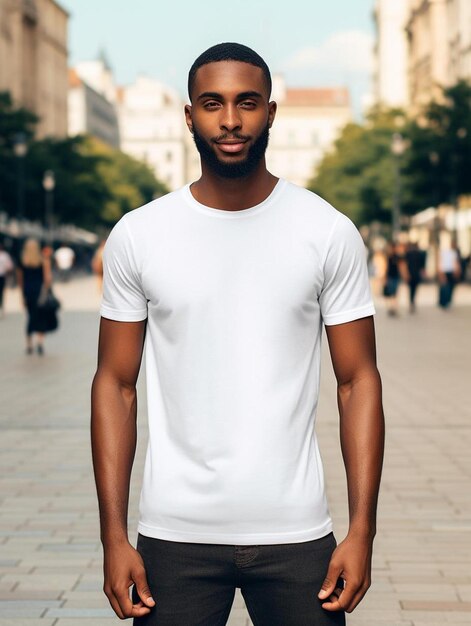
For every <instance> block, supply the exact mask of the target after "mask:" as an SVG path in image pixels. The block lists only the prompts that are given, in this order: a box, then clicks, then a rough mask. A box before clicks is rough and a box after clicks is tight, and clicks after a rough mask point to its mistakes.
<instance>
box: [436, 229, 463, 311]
mask: <svg viewBox="0 0 471 626" xmlns="http://www.w3.org/2000/svg"><path fill="white" fill-rule="evenodd" d="M460 278H461V258H460V254H459V251H458V246H457V243H456V241H455V240H453V241H452V244H451V247H449V248H442V249H441V250H440V254H439V257H438V306H440V307H441V308H442V309H448V308H449V307H450V306H451V304H452V300H453V292H454V289H455V286H456V284H457V283H458V282H459V280H460Z"/></svg>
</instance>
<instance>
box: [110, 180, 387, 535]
mask: <svg viewBox="0 0 471 626" xmlns="http://www.w3.org/2000/svg"><path fill="white" fill-rule="evenodd" d="M374 312H375V310H374V306H373V303H372V300H371V294H370V287H369V282H368V274H367V267H366V259H365V249H364V245H363V241H362V239H361V236H360V234H359V233H358V231H357V229H356V228H355V226H354V225H353V224H352V222H351V221H350V220H349V219H348V218H347V217H346V216H345V215H343V214H342V213H340V212H338V211H337V210H336V209H334V208H333V207H332V206H331V205H329V204H328V203H327V202H325V201H324V200H322V199H321V198H319V197H318V196H317V195H315V194H313V193H311V192H310V191H306V190H305V189H302V188H300V187H297V186H295V185H293V184H291V183H289V182H287V181H286V180H283V179H280V180H279V181H278V183H277V185H276V187H275V189H274V190H273V192H272V193H271V194H270V196H269V197H268V198H267V199H266V200H264V201H263V202H262V203H260V204H258V205H256V206H253V207H250V208H248V209H243V210H240V211H225V210H222V209H214V208H210V207H207V206H204V205H202V204H200V203H199V202H197V201H196V200H195V199H194V197H193V195H192V194H191V191H190V188H189V185H187V186H185V187H183V188H182V189H180V190H179V191H175V192H173V193H170V194H168V195H167V196H164V197H163V198H159V199H158V200H154V201H152V202H150V203H149V204H146V205H145V206H143V207H140V208H139V209H136V210H134V211H131V212H130V213H128V214H126V215H125V216H124V217H123V218H122V219H121V220H120V221H119V222H118V224H117V225H116V226H115V228H114V229H113V231H112V233H111V235H110V237H109V239H108V241H107V244H106V247H105V251H104V294H103V304H102V308H101V314H102V316H103V317H105V318H109V319H112V320H118V321H128V322H132V321H139V320H144V319H146V318H147V338H146V369H147V394H148V419H149V444H148V449H147V456H146V463H145V469H144V478H143V485H142V492H141V499H140V518H139V525H138V530H139V532H140V533H141V534H143V535H147V536H149V537H156V538H159V539H166V540H171V541H183V542H197V543H222V544H234V545H237V544H238V545H250V544H259V545H260V544H282V543H296V542H302V541H309V540H312V539H317V538H320V537H322V536H324V535H326V534H327V533H329V532H330V531H331V528H332V524H331V518H330V515H329V511H328V507H327V501H326V497H325V490H324V477H323V469H322V463H321V458H320V454H319V450H318V446H317V439H316V434H315V431H314V422H315V415H316V408H317V401H318V395H319V376H320V355H321V334H322V322H324V323H325V324H342V323H344V322H348V321H351V320H354V319H357V318H361V317H365V316H369V315H372V314H373V313H374Z"/></svg>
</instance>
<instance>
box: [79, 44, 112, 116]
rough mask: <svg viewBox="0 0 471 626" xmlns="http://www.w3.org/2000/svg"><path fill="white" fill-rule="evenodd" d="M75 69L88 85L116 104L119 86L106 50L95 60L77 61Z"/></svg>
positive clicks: (101, 51)
mask: <svg viewBox="0 0 471 626" xmlns="http://www.w3.org/2000/svg"><path fill="white" fill-rule="evenodd" d="M75 71H76V72H77V74H78V75H79V76H80V78H81V79H82V80H83V81H85V82H86V83H87V85H89V86H90V87H92V88H93V89H94V90H95V91H96V92H98V93H99V94H101V95H102V96H103V97H104V98H105V99H106V100H107V101H108V102H111V103H112V104H116V101H117V93H118V88H117V85H116V82H115V79H114V75H113V70H112V68H111V65H110V63H109V62H108V59H107V56H106V54H105V51H104V50H100V52H99V53H98V57H97V59H95V60H93V61H80V62H79V63H77V65H76V66H75Z"/></svg>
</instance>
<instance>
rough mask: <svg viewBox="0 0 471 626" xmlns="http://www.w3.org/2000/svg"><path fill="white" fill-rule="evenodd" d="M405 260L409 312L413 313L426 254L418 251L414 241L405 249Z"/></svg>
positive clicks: (423, 274) (423, 251)
mask: <svg viewBox="0 0 471 626" xmlns="http://www.w3.org/2000/svg"><path fill="white" fill-rule="evenodd" d="M405 258H406V264H407V271H408V280H407V282H408V285H409V311H410V313H415V311H416V304H415V298H416V295H417V289H418V287H419V285H420V283H421V282H422V280H423V279H424V278H425V261H426V252H425V250H420V248H419V246H418V244H417V242H416V241H411V242H410V243H409V245H408V247H407V250H406V255H405Z"/></svg>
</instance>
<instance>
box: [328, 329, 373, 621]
mask: <svg viewBox="0 0 471 626" xmlns="http://www.w3.org/2000/svg"><path fill="white" fill-rule="evenodd" d="M326 333H327V338H328V341H329V348H330V354H331V357H332V364H333V367H334V372H335V376H336V378H337V383H338V391H337V400H338V407H339V414H340V442H341V447H342V455H343V459H344V463H345V469H346V474H347V487H348V506H349V518H350V520H349V522H350V523H349V530H348V534H347V536H346V538H345V539H344V540H343V541H342V542H341V543H340V544H339V545H338V547H337V548H336V550H335V551H334V553H333V555H332V558H331V561H330V565H329V569H328V572H327V576H326V578H325V581H324V583H323V585H322V590H321V591H320V593H319V598H320V599H321V600H326V602H324V603H323V604H322V606H323V608H324V609H326V610H328V611H339V610H345V611H347V612H348V613H350V612H351V611H353V609H354V608H355V607H356V606H357V604H358V603H359V602H360V601H361V599H362V598H363V596H364V595H365V593H366V591H367V590H368V588H369V586H370V584H371V557H372V549H373V539H374V536H375V533H376V507H377V501H378V491H379V484H380V479H381V469H382V463H383V451H384V415H383V407H382V400H381V378H380V375H379V372H378V369H377V367H376V347H375V333H374V322H373V317H365V318H362V319H359V320H355V321H353V322H348V323H346V324H338V325H332V326H326ZM338 578H342V579H343V580H344V583H345V587H344V590H343V591H341V590H339V589H338V588H337V580H338Z"/></svg>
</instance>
